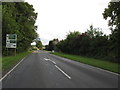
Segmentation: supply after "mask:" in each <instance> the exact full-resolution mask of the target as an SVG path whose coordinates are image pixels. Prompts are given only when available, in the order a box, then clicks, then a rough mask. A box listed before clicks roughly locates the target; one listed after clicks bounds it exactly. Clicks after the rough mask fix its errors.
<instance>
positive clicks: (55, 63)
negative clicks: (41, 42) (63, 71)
mask: <svg viewBox="0 0 120 90" xmlns="http://www.w3.org/2000/svg"><path fill="white" fill-rule="evenodd" d="M44 60H46V61H50V62H52V63H53V64H56V62H54V61H52V60H50V59H47V58H44Z"/></svg>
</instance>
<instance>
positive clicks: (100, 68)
mask: <svg viewBox="0 0 120 90" xmlns="http://www.w3.org/2000/svg"><path fill="white" fill-rule="evenodd" d="M95 68H97V69H98V70H101V71H104V72H108V73H111V74H114V75H117V76H119V75H120V74H118V73H114V72H111V71H108V70H105V69H102V68H99V67H95Z"/></svg>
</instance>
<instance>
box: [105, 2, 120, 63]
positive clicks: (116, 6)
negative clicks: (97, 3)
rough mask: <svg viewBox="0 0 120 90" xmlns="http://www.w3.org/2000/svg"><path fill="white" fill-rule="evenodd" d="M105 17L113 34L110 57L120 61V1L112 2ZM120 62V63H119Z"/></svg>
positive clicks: (106, 10) (106, 9) (111, 36)
mask: <svg viewBox="0 0 120 90" xmlns="http://www.w3.org/2000/svg"><path fill="white" fill-rule="evenodd" d="M103 17H104V19H105V20H107V19H108V20H109V21H108V25H109V26H110V28H111V32H112V34H111V35H110V40H111V41H110V42H111V43H110V50H111V51H110V57H111V58H112V59H113V60H114V61H118V60H120V47H119V46H120V1H119V2H110V3H109V4H108V8H105V10H104V13H103ZM119 62H120V61H119Z"/></svg>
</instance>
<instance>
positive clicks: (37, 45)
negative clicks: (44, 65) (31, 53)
mask: <svg viewBox="0 0 120 90" xmlns="http://www.w3.org/2000/svg"><path fill="white" fill-rule="evenodd" d="M36 47H38V48H39V49H42V47H43V45H42V42H41V41H39V40H37V41H36Z"/></svg>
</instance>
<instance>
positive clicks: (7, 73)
mask: <svg viewBox="0 0 120 90" xmlns="http://www.w3.org/2000/svg"><path fill="white" fill-rule="evenodd" d="M24 59H25V57H24V58H23V59H22V60H21V61H20V62H19V63H18V64H16V65H15V66H14V67H13V68H12V69H11V70H10V71H9V72H8V73H6V74H5V75H4V76H3V77H2V78H1V79H0V82H1V81H2V80H3V79H5V78H6V77H7V76H8V75H9V74H10V73H11V72H12V71H13V70H14V69H15V68H16V67H17V66H18V65H19V64H20V63H22V62H23V60H24Z"/></svg>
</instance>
